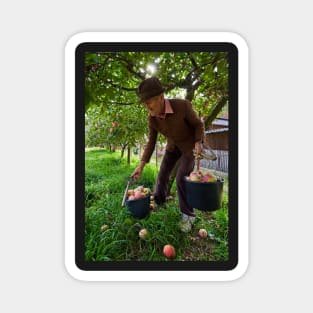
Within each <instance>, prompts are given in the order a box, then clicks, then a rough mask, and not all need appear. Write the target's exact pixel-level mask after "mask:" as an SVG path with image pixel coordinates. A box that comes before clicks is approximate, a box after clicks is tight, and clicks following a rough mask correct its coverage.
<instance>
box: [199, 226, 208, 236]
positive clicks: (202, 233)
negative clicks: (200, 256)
mask: <svg viewBox="0 0 313 313" xmlns="http://www.w3.org/2000/svg"><path fill="white" fill-rule="evenodd" d="M198 235H199V237H200V238H206V237H208V233H207V231H206V230H205V229H203V228H201V229H200V230H199V232H198Z"/></svg>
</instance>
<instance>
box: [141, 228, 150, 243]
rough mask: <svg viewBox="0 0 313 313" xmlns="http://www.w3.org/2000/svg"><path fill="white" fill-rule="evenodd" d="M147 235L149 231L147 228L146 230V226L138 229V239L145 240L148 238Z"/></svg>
mask: <svg viewBox="0 0 313 313" xmlns="http://www.w3.org/2000/svg"><path fill="white" fill-rule="evenodd" d="M148 236H149V232H148V230H147V229H146V228H143V229H141V230H140V231H139V237H140V239H142V240H146V239H147V238H148Z"/></svg>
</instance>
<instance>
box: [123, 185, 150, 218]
mask: <svg viewBox="0 0 313 313" xmlns="http://www.w3.org/2000/svg"><path fill="white" fill-rule="evenodd" d="M150 195H151V190H150V188H145V187H144V186H138V187H136V188H135V189H128V190H127V192H126V200H125V204H126V208H127V210H128V211H129V213H130V214H131V215H133V216H134V217H137V218H144V217H146V216H148V215H149V213H150Z"/></svg>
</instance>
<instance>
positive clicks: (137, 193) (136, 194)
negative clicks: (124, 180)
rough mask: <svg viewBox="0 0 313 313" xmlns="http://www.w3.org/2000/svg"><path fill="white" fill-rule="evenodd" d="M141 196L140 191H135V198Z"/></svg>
mask: <svg viewBox="0 0 313 313" xmlns="http://www.w3.org/2000/svg"><path fill="white" fill-rule="evenodd" d="M140 198H142V193H141V192H140V191H135V199H136V200H138V199H140Z"/></svg>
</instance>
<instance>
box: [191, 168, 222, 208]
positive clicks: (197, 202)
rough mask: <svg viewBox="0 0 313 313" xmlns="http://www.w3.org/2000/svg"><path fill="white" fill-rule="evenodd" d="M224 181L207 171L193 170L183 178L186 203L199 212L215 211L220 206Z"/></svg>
mask: <svg viewBox="0 0 313 313" xmlns="http://www.w3.org/2000/svg"><path fill="white" fill-rule="evenodd" d="M223 183H224V180H223V179H220V178H217V177H216V176H215V175H214V174H212V173H211V172H209V171H200V170H195V171H193V172H191V173H190V175H189V176H186V177H185V185H186V194H187V202H188V203H189V205H190V206H192V207H193V208H196V209H198V210H201V211H215V210H218V209H219V208H220V207H221V205H222V196H223Z"/></svg>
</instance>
